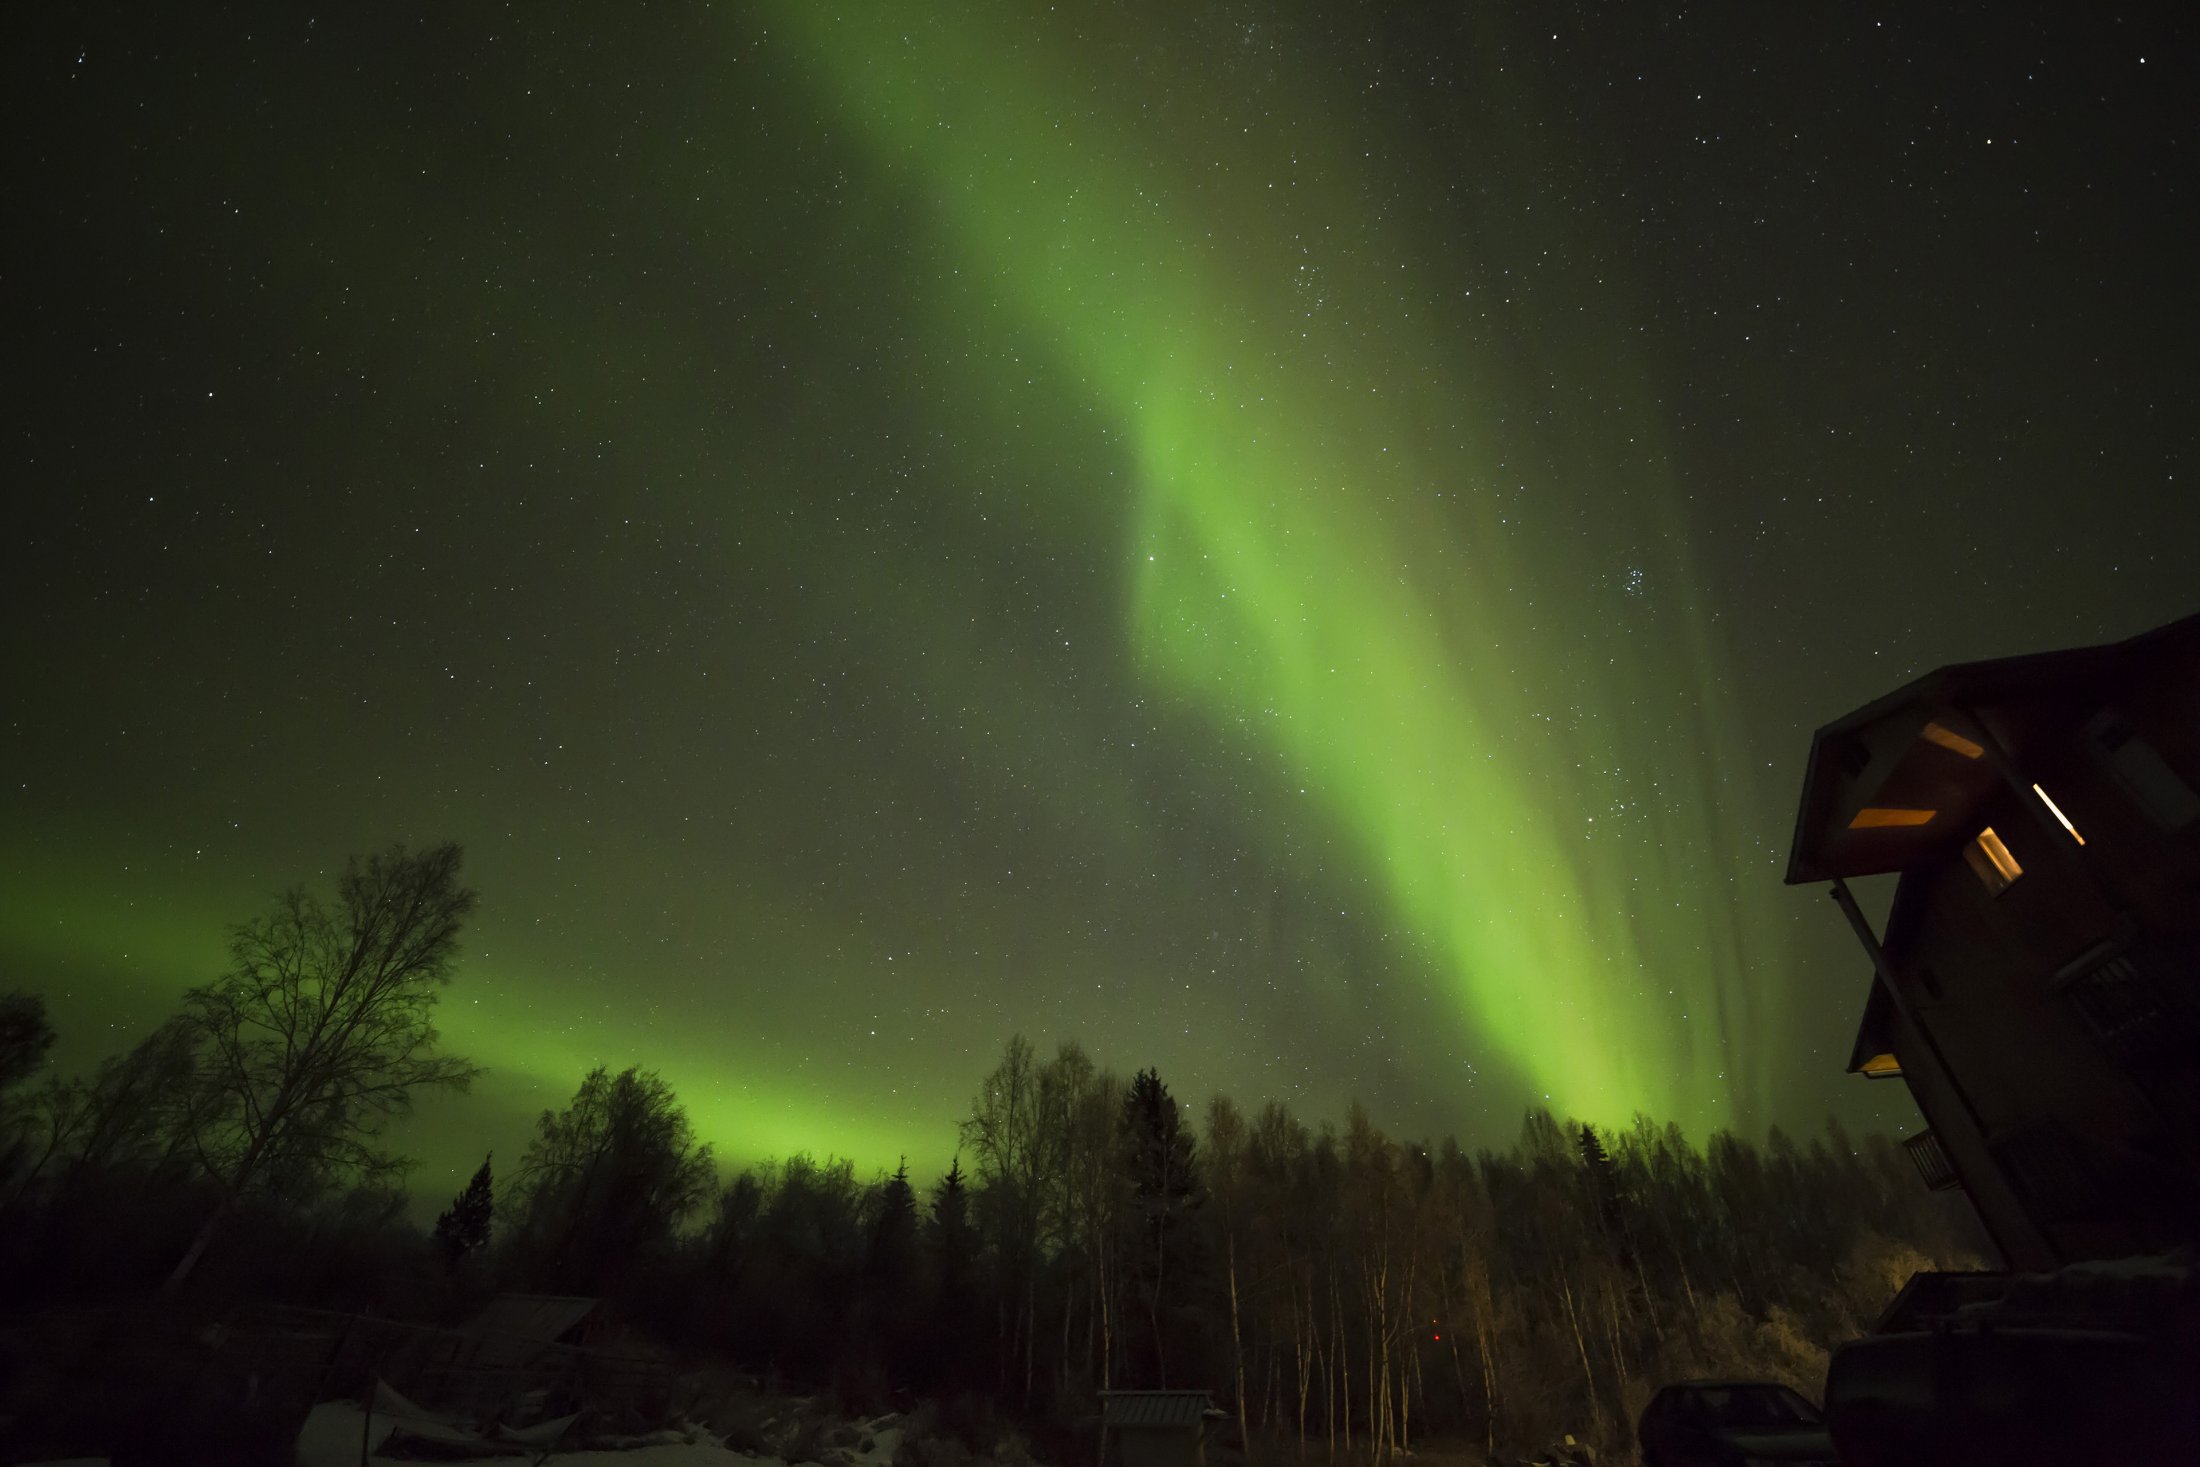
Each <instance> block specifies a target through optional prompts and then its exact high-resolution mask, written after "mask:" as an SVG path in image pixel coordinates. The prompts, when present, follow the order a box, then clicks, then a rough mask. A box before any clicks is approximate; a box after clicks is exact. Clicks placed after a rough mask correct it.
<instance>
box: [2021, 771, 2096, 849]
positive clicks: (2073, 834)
mask: <svg viewBox="0 0 2200 1467" xmlns="http://www.w3.org/2000/svg"><path fill="white" fill-rule="evenodd" d="M2032 793H2033V794H2035V795H2038V796H2039V797H2040V803H2041V804H2043V805H2045V806H2046V807H2047V812H2048V813H2049V814H2050V815H2053V816H2054V817H2055V818H2056V819H2057V820H2060V821H2061V822H2062V828H2063V829H2065V830H2067V831H2069V832H2070V838H2071V839H2072V840H2074V841H2076V842H2077V843H2078V844H2079V845H2081V846H2082V845H2084V844H2085V837H2084V836H2082V835H2080V834H2078V827H2077V826H2075V825H2072V824H2071V823H2070V817H2069V816H2068V815H2065V814H2063V812H2062V806H2060V805H2058V804H2056V803H2055V797H2054V796H2052V795H2050V794H2049V793H2048V792H2047V791H2046V790H2043V789H2041V788H2040V787H2039V786H2038V785H2033V786H2032Z"/></svg>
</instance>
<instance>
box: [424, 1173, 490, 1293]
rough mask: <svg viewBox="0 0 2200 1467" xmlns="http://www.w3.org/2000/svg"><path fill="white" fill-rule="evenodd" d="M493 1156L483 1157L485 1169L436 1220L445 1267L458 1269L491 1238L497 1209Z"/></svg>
mask: <svg viewBox="0 0 2200 1467" xmlns="http://www.w3.org/2000/svg"><path fill="white" fill-rule="evenodd" d="M493 1159H494V1157H493V1154H492V1155H491V1156H485V1157H483V1158H482V1159H481V1169H480V1170H479V1171H477V1172H475V1173H474V1178H473V1180H472V1181H470V1182H468V1183H467V1184H466V1190H465V1191H463V1192H461V1193H459V1194H458V1195H457V1196H456V1197H454V1198H452V1199H451V1205H450V1206H449V1207H446V1208H445V1209H443V1212H442V1214H441V1215H440V1216H438V1217H437V1218H436V1220H435V1242H436V1246H437V1247H438V1248H441V1249H442V1250H443V1265H444V1267H445V1268H453V1269H455V1268H457V1267H458V1266H459V1264H461V1263H463V1262H464V1261H465V1259H466V1255H468V1254H469V1253H472V1252H474V1251H476V1250H477V1249H479V1248H481V1247H482V1246H483V1245H484V1244H486V1243H487V1242H488V1241H489V1223H490V1219H491V1218H492V1216H493V1215H494V1213H495V1210H496V1195H495V1192H494V1190H493V1184H492V1182H491V1180H490V1176H489V1163H490V1161H491V1160H493Z"/></svg>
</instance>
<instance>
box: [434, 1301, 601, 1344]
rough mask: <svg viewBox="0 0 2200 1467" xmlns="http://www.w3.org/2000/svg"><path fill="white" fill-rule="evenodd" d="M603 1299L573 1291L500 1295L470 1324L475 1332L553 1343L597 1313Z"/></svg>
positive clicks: (470, 1327)
mask: <svg viewBox="0 0 2200 1467" xmlns="http://www.w3.org/2000/svg"><path fill="white" fill-rule="evenodd" d="M600 1302H601V1301H600V1300H597V1299H592V1298H586V1297H582V1296H579V1295H570V1294H499V1295H497V1296H496V1298H494V1299H492V1300H490V1301H489V1307H488V1308H486V1309H484V1310H482V1311H481V1313H479V1314H477V1315H475V1316H474V1319H473V1323H471V1324H469V1325H467V1326H466V1333H468V1334H471V1335H506V1336H510V1337H513V1338H517V1339H523V1340H534V1341H536V1342H538V1343H540V1344H545V1345H547V1344H550V1343H551V1342H553V1341H555V1340H557V1339H560V1338H562V1337H563V1336H564V1335H565V1333H566V1332H567V1331H568V1330H570V1329H572V1328H573V1327H574V1326H575V1325H577V1324H579V1323H580V1322H581V1321H582V1320H584V1319H586V1318H588V1316H589V1315H591V1314H593V1313H595V1312H596V1305H597V1304H598V1303H600Z"/></svg>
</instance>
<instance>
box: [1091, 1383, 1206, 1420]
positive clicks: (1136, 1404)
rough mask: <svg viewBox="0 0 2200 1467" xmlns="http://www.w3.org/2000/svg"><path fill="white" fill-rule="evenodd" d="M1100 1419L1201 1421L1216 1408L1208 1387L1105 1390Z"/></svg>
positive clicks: (1102, 1393)
mask: <svg viewBox="0 0 2200 1467" xmlns="http://www.w3.org/2000/svg"><path fill="white" fill-rule="evenodd" d="M1100 1402H1101V1406H1100V1423H1101V1425H1103V1426H1106V1427H1111V1428H1120V1427H1171V1426H1173V1427H1180V1428H1188V1427H1195V1426H1198V1425H1200V1424H1201V1423H1202V1422H1203V1421H1205V1420H1206V1419H1207V1413H1208V1412H1209V1411H1211V1410H1213V1409H1214V1401H1213V1399H1212V1398H1211V1397H1210V1396H1209V1395H1208V1394H1207V1392H1205V1391H1102V1392H1101V1393H1100Z"/></svg>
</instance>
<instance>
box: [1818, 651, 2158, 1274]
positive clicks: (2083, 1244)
mask: <svg viewBox="0 0 2200 1467" xmlns="http://www.w3.org/2000/svg"><path fill="white" fill-rule="evenodd" d="M1890 872H1891V873H1899V877H1898V881H1897V885H1896V888H1895V894H1894V901H1893V906H1892V909H1891V911H1890V914H1889V917H1888V920H1887V924H1886V931H1885V932H1884V933H1878V932H1874V931H1873V930H1872V927H1871V925H1870V923H1869V921H1868V920H1867V918H1866V917H1865V915H1864V913H1863V911H1862V910H1861V909H1860V908H1859V906H1858V905H1857V902H1856V900H1855V898H1854V896H1853V895H1852V894H1851V892H1850V890H1849V886H1848V882H1849V881H1850V880H1851V879H1854V878H1858V877H1863V876H1870V875H1877V874H1884V873H1890ZM1787 879H1788V881H1789V882H1790V883H1815V882H1828V883H1830V884H1831V886H1832V891H1833V896H1834V898H1835V900H1836V901H1837V902H1838V903H1839V904H1840V906H1841V909H1842V911H1843V912H1844V913H1845V914H1846V916H1847V918H1848V921H1849V923H1850V924H1851V926H1852V927H1853V928H1854V929H1855V932H1856V934H1857V936H1858V938H1859V939H1860V940H1861V941H1862V943H1863V945H1864V948H1865V950H1866V952H1867V953H1868V954H1869V956H1870V958H1871V962H1872V977H1871V985H1870V989H1869V992H1868V996H1867V998H1866V1000H1865V1003H1864V1013H1863V1022H1862V1025H1861V1027H1860V1030H1859V1032H1858V1034H1857V1038H1856V1044H1855V1048H1854V1052H1853V1054H1852V1057H1851V1061H1850V1066H1849V1067H1850V1069H1851V1070H1852V1071H1854V1072H1857V1073H1859V1074H1862V1075H1864V1076H1866V1077H1869V1078H1872V1079H1880V1080H1887V1079H1896V1078H1899V1079H1901V1080H1902V1081H1903V1082H1904V1083H1906V1084H1907V1085H1908V1086H1909V1088H1910V1092H1911V1094H1912V1095H1913V1096H1914V1097H1915V1098H1916V1101H1917V1104H1918V1108H1919V1109H1920V1110H1921V1111H1922V1112H1923V1113H1924V1116H1925V1119H1926V1121H1927V1122H1928V1124H1929V1127H1930V1129H1929V1130H1926V1131H1923V1132H1921V1133H1919V1134H1918V1135H1916V1136H1913V1137H1912V1138H1910V1140H1909V1141H1908V1142H1907V1143H1906V1144H1907V1145H1908V1147H1909V1150H1910V1154H1911V1156H1912V1158H1913V1160H1915V1161H1916V1163H1917V1165H1918V1168H1919V1171H1920V1172H1921V1173H1922V1175H1923V1176H1924V1179H1925V1180H1926V1182H1927V1183H1928V1184H1929V1185H1932V1186H1936V1187H1940V1186H1948V1187H1954V1186H1960V1187H1962V1188H1963V1189H1964V1191H1965V1192H1967V1193H1968V1194H1969V1196H1970V1198H1971V1201H1972V1202H1973V1203H1974V1204H1975V1205H1976V1207H1977V1209H1978V1213H1979V1216H1980V1218H1981V1219H1982V1220H1983V1222H1984V1223H1985V1225H1986V1227H1987V1230H1988V1231H1989V1232H1990V1233H1991V1234H1992V1236H1993V1238H1994V1240H1995V1241H1996V1243H1997V1244H1998V1245H1999V1247H2000V1248H2001V1251H2002V1252H2003V1254H2004V1255H2005V1256H2006V1258H2007V1261H2008V1263H2009V1264H2010V1266H2012V1267H2015V1268H2024V1269H2039V1268H2048V1267H2053V1266H2055V1265H2059V1264H2063V1263H2069V1262H2073V1261H2077V1260H2084V1259H2100V1258H2112V1257H2119V1256H2126V1255H2132V1254H2139V1253H2146V1252H2152V1251H2159V1250H2164V1249H2168V1248H2173V1247H2176V1246H2179V1245H2183V1244H2190V1243H2193V1242H2195V1241H2200V971H2196V969H2200V616H2195V617H2188V618H2186V619H2184V620H2182V621H2178V622H2173V623H2171V624H2170V625H2168V626H2165V627H2161V628H2159V629H2157V630H2155V631H2152V632H2149V633H2146V634H2144V635H2142V636H2138V637H2134V638H2132V639H2131V640H2129V641H2125V642H2119V643H2114V644H2110V645H2107V646H2099V647H2084V648H2076V649H2072V650H2069V651H2061V652H2046V653H2041V654H2038V655H2035V656H2026V657H2012V658H2007V659H2003V660H1999V661H1993V662H1975V663H1966V664H1962V665H1958V666H1952V667H1944V668H1942V669H1940V670H1939V671H1937V672H1934V673H1931V674H1929V675H1927V676H1925V677H1922V678H1919V679H1918V680H1917V681H1915V682H1913V683H1910V684H1909V685H1907V686H1905V687H1902V688H1898V689H1896V690H1895V691H1894V692H1892V693H1889V694H1888V695H1886V696H1885V697H1883V698H1881V699H1879V700H1878V701H1876V702H1873V703H1870V704H1867V705H1866V706H1865V707H1862V708H1859V709H1857V710H1856V711H1855V712H1853V713H1850V714H1849V715H1847V716H1846V717H1843V718H1839V719H1836V720H1835V721H1834V722H1832V723H1830V724H1828V725H1826V726H1825V727H1824V728H1822V729H1820V730H1819V731H1818V733H1817V736H1816V737H1815V739H1814V740H1813V741H1812V745H1811V754H1810V764H1809V768H1808V771H1807V773H1806V775H1805V779H1804V784H1803V796H1802V806H1801V810H1800V811H1799V813H1798V815H1797V820H1796V831H1795V843H1794V848H1793V851H1792V854H1791V855H1790V858H1789V862H1788V871H1787Z"/></svg>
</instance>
